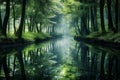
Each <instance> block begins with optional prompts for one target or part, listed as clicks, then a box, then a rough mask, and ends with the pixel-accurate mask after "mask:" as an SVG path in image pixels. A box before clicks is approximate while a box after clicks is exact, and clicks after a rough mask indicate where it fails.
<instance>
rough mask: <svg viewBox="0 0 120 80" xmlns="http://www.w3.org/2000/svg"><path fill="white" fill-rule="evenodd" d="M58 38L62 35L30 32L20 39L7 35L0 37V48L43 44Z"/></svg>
mask: <svg viewBox="0 0 120 80" xmlns="http://www.w3.org/2000/svg"><path fill="white" fill-rule="evenodd" d="M58 37H62V35H61V34H56V35H50V34H47V33H32V32H26V33H24V34H23V36H22V38H21V39H19V38H17V37H15V36H13V35H8V37H3V36H0V46H5V45H6V46H8V45H23V44H29V43H37V42H44V41H48V40H50V39H53V38H58Z"/></svg>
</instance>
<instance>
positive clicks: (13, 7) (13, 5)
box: [12, 0, 16, 33]
mask: <svg viewBox="0 0 120 80" xmlns="http://www.w3.org/2000/svg"><path fill="white" fill-rule="evenodd" d="M12 10H13V27H14V33H16V27H15V4H14V3H13V0H12Z"/></svg>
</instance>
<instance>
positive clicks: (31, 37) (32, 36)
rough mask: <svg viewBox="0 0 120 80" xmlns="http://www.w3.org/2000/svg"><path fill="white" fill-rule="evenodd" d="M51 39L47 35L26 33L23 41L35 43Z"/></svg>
mask: <svg viewBox="0 0 120 80" xmlns="http://www.w3.org/2000/svg"><path fill="white" fill-rule="evenodd" d="M47 37H50V35H49V34H47V33H33V32H26V33H23V39H25V40H28V41H35V39H45V38H47Z"/></svg>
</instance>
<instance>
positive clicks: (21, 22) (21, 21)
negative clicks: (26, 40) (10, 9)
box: [16, 0, 26, 38]
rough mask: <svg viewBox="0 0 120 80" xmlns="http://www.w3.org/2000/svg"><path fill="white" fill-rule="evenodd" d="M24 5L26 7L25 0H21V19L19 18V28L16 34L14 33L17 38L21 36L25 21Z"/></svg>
mask: <svg viewBox="0 0 120 80" xmlns="http://www.w3.org/2000/svg"><path fill="white" fill-rule="evenodd" d="M25 7H26V0H22V14H21V20H20V25H19V29H18V30H17V34H16V35H17V37H18V38H22V30H23V24H24V21H25Z"/></svg>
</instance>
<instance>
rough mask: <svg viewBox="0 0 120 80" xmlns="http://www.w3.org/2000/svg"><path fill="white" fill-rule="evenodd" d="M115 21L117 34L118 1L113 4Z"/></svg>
mask: <svg viewBox="0 0 120 80" xmlns="http://www.w3.org/2000/svg"><path fill="white" fill-rule="evenodd" d="M115 19H116V20H115V24H116V32H118V0H116V2H115Z"/></svg>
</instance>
